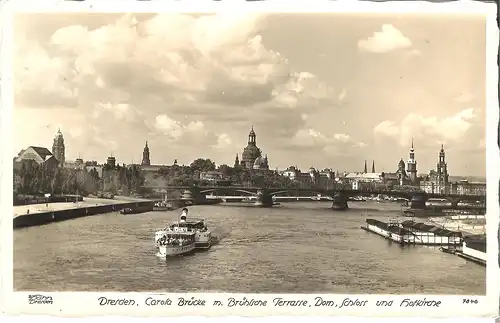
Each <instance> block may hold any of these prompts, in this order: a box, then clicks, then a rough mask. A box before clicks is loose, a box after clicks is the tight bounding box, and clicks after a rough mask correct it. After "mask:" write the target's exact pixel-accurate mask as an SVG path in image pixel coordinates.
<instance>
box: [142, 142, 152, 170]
mask: <svg viewBox="0 0 500 323" xmlns="http://www.w3.org/2000/svg"><path fill="white" fill-rule="evenodd" d="M141 165H144V166H150V165H151V161H150V160H149V147H148V142H147V141H146V146H145V147H144V151H143V152H142V162H141Z"/></svg>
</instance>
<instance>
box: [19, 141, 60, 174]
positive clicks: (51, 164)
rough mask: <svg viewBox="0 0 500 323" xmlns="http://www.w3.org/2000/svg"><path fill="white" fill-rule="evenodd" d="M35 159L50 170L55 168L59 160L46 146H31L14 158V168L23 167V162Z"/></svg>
mask: <svg viewBox="0 0 500 323" xmlns="http://www.w3.org/2000/svg"><path fill="white" fill-rule="evenodd" d="M26 161H34V162H36V163H37V164H38V165H43V166H44V167H46V168H47V169H48V170H54V169H55V168H56V167H57V166H58V165H59V161H58V160H57V159H56V158H55V156H54V155H53V154H52V153H51V152H50V150H48V149H47V148H45V147H37V146H29V147H28V148H26V149H23V150H21V151H20V152H19V154H18V155H17V157H15V158H14V168H15V169H18V170H19V169H21V167H22V164H23V162H26Z"/></svg>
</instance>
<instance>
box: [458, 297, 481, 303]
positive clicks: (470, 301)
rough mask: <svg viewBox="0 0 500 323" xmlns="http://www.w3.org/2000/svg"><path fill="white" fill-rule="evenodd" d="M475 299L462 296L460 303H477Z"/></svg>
mask: <svg viewBox="0 0 500 323" xmlns="http://www.w3.org/2000/svg"><path fill="white" fill-rule="evenodd" d="M478 303H479V302H478V300H477V299H470V298H464V299H462V304H478Z"/></svg>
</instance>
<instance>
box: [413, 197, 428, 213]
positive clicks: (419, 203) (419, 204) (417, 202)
mask: <svg viewBox="0 0 500 323" xmlns="http://www.w3.org/2000/svg"><path fill="white" fill-rule="evenodd" d="M426 202H427V194H425V193H419V194H415V195H413V197H412V198H411V201H410V209H413V210H425V208H426V205H425V203H426Z"/></svg>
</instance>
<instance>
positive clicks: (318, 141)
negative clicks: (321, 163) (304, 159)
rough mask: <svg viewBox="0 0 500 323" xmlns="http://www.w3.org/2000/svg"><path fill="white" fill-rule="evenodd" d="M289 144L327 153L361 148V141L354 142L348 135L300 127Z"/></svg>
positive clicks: (344, 152) (338, 152)
mask: <svg viewBox="0 0 500 323" xmlns="http://www.w3.org/2000/svg"><path fill="white" fill-rule="evenodd" d="M291 145H292V146H293V147H295V148H298V149H306V150H321V151H323V152H326V153H329V154H346V153H348V152H350V153H355V152H354V151H352V149H351V148H363V147H364V146H365V144H364V143H362V142H356V141H355V140H353V139H352V138H351V137H350V136H349V135H347V134H344V133H336V134H333V135H325V134H323V133H321V132H319V131H317V130H315V129H312V128H309V129H300V130H298V131H297V133H296V134H295V135H294V136H293V138H292V140H291Z"/></svg>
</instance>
